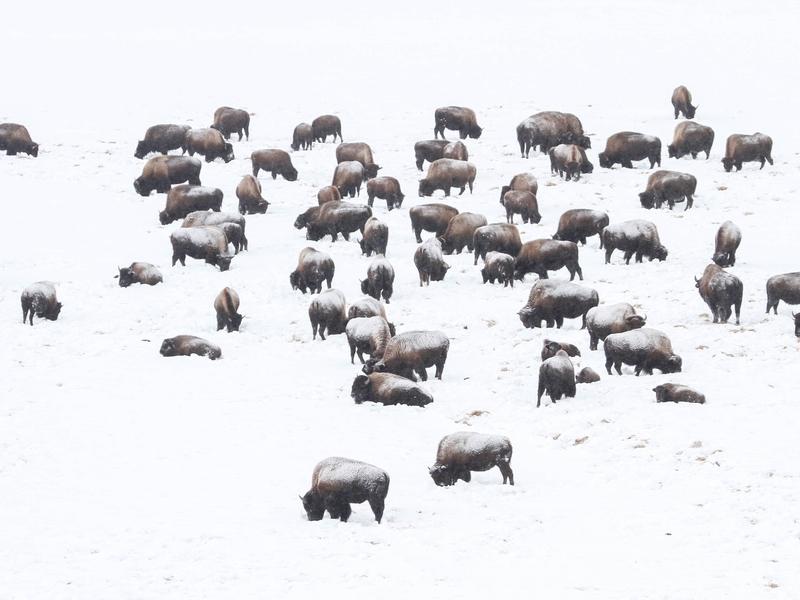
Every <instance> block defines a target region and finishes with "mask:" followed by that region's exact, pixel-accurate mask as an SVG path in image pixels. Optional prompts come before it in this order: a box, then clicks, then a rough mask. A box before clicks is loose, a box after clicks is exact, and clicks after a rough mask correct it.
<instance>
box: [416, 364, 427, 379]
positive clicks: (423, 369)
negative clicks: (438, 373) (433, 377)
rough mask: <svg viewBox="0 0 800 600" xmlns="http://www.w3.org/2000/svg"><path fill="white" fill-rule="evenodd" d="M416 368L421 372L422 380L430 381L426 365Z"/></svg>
mask: <svg viewBox="0 0 800 600" xmlns="http://www.w3.org/2000/svg"><path fill="white" fill-rule="evenodd" d="M414 370H415V371H416V372H417V373H418V374H419V378H420V379H421V380H422V381H428V371H426V370H425V367H419V368H417V369H414Z"/></svg>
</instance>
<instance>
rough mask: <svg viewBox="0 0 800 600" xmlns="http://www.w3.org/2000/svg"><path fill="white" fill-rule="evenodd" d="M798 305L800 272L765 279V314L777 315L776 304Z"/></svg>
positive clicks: (799, 300) (799, 298) (799, 299)
mask: <svg viewBox="0 0 800 600" xmlns="http://www.w3.org/2000/svg"><path fill="white" fill-rule="evenodd" d="M781 300H783V301H784V302H786V304H800V272H795V273H784V274H782V275H773V276H772V277H770V278H769V279H767V313H768V314H769V309H770V308H771V309H772V310H773V311H774V312H775V314H776V315H777V314H778V304H779V303H780V301H781Z"/></svg>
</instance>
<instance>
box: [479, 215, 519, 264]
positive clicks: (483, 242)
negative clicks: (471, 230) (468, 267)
mask: <svg viewBox="0 0 800 600" xmlns="http://www.w3.org/2000/svg"><path fill="white" fill-rule="evenodd" d="M472 245H473V246H474V248H475V261H474V263H473V264H476V265H477V264H478V257H480V258H481V259H483V260H486V253H487V252H491V251H495V252H503V253H504V254H510V255H511V256H517V254H519V252H520V249H521V248H522V240H521V239H520V237H519V229H517V226H516V225H511V224H510V223H491V224H490V225H484V226H483V227H478V228H477V229H476V230H475V235H474V236H473V239H472Z"/></svg>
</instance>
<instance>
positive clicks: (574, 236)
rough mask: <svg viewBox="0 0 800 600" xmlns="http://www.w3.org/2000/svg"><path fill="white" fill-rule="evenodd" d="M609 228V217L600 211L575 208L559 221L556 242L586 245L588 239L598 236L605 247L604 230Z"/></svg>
mask: <svg viewBox="0 0 800 600" xmlns="http://www.w3.org/2000/svg"><path fill="white" fill-rule="evenodd" d="M606 227H608V215H607V214H606V213H604V212H602V211H599V210H591V209H589V208H574V209H572V210H568V211H566V212H565V213H564V214H562V215H561V217H560V218H559V219H558V231H556V232H555V233H554V234H553V239H554V240H561V241H565V242H575V243H576V244H577V243H578V242H580V243H581V244H583V245H584V246H585V245H586V238H588V237H592V236H593V235H596V236H598V237H599V238H600V247H601V248H602V247H603V230H604V229H605V228H606Z"/></svg>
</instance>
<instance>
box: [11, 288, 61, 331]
mask: <svg viewBox="0 0 800 600" xmlns="http://www.w3.org/2000/svg"><path fill="white" fill-rule="evenodd" d="M20 304H21V305H22V323H23V324H24V323H25V320H26V319H28V313H30V324H31V326H33V315H36V316H37V317H39V318H40V319H47V320H48V321H55V320H57V319H58V315H59V314H61V308H62V307H63V305H62V304H61V302H59V301H58V298H57V297H56V287H55V286H54V285H53V284H52V283H50V282H49V281H37V282H36V283H33V284H31V285H29V286H28V287H26V288H25V289H24V290H22V295H21V296H20Z"/></svg>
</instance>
